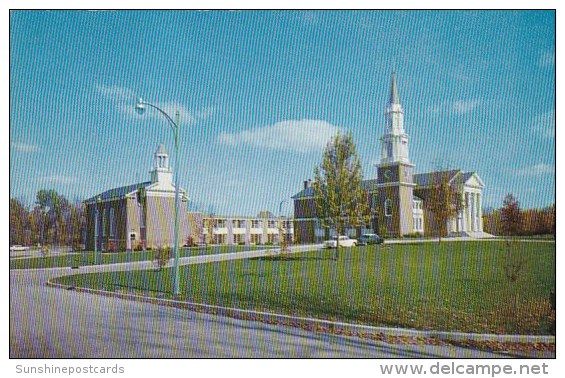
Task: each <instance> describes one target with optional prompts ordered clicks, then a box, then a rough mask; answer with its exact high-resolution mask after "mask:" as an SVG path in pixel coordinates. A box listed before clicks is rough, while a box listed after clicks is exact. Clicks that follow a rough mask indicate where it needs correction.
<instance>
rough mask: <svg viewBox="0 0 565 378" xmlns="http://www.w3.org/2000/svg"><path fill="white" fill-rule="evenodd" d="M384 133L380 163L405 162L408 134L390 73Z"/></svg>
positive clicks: (395, 86)
mask: <svg viewBox="0 0 565 378" xmlns="http://www.w3.org/2000/svg"><path fill="white" fill-rule="evenodd" d="M385 124H386V130H385V134H384V135H383V136H382V138H381V142H382V153H381V164H386V163H397V162H402V163H407V164H410V159H409V158H408V134H406V132H405V131H404V110H403V109H402V105H400V96H399V95H398V87H397V85H396V76H395V74H394V72H393V73H392V82H391V86H390V97H389V100H388V106H387V109H386V112H385Z"/></svg>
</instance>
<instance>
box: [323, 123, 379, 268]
mask: <svg viewBox="0 0 565 378" xmlns="http://www.w3.org/2000/svg"><path fill="white" fill-rule="evenodd" d="M362 181H363V172H362V170H361V163H360V162H359V158H358V157H357V152H356V149H355V144H354V143H353V137H352V135H351V133H348V134H346V135H341V134H340V133H337V134H336V135H335V136H334V137H333V138H332V140H331V141H330V142H329V143H328V144H327V146H326V148H325V149H324V153H323V157H322V164H321V165H320V166H316V167H315V168H314V182H313V183H312V188H313V190H314V200H315V203H316V210H317V215H318V218H319V219H320V220H321V222H322V225H323V226H324V227H328V228H329V227H333V228H334V229H335V231H336V233H337V234H338V235H341V234H343V232H344V230H345V227H346V226H353V227H358V226H360V225H361V224H366V223H367V222H368V216H367V214H369V209H368V203H367V194H366V192H365V191H364V190H363V188H362V185H361V184H362ZM338 250H339V238H338V245H337V248H336V250H335V255H334V260H337V258H338V254H339V251H338Z"/></svg>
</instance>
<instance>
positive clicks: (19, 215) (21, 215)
mask: <svg viewBox="0 0 565 378" xmlns="http://www.w3.org/2000/svg"><path fill="white" fill-rule="evenodd" d="M28 217H29V212H28V210H27V209H26V207H25V206H24V205H23V204H22V202H21V201H19V200H17V199H15V198H10V244H29V243H30V241H29V240H26V239H28V235H26V232H27V231H28V229H29V219H28Z"/></svg>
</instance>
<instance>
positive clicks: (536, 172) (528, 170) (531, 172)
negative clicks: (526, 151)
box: [518, 163, 555, 176]
mask: <svg viewBox="0 0 565 378" xmlns="http://www.w3.org/2000/svg"><path fill="white" fill-rule="evenodd" d="M518 174H519V175H520V176H543V175H549V174H555V165H553V164H544V163H540V164H535V165H532V166H529V167H525V168H522V169H520V170H519V171H518Z"/></svg>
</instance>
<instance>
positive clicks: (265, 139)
mask: <svg viewBox="0 0 565 378" xmlns="http://www.w3.org/2000/svg"><path fill="white" fill-rule="evenodd" d="M338 131H340V128H339V127H337V126H334V125H332V124H331V123H329V122H326V121H322V120H313V119H303V120H289V121H281V122H277V123H275V124H273V125H269V126H265V127H258V128H255V129H251V130H244V131H241V132H238V133H233V134H229V133H223V134H220V136H219V139H218V140H219V142H220V143H223V144H227V145H229V146H237V145H240V144H246V145H250V146H254V147H261V148H268V149H272V150H288V151H295V152H301V153H306V152H311V151H319V150H321V149H323V148H324V147H325V146H326V144H327V142H328V141H329V140H330V138H331V137H332V136H333V135H335V134H336V133H337V132H338Z"/></svg>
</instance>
